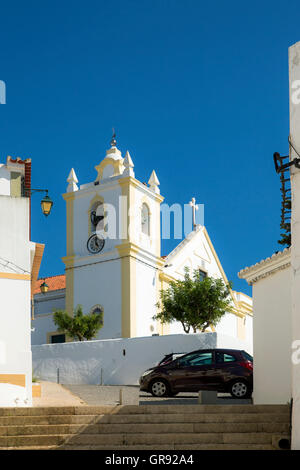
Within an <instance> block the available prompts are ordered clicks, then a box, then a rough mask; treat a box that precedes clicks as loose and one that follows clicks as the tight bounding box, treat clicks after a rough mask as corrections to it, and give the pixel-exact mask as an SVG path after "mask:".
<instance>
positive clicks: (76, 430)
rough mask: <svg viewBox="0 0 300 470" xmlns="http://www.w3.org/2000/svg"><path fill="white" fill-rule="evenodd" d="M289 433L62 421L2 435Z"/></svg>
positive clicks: (270, 426) (275, 427) (280, 428)
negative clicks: (57, 423) (69, 422)
mask: <svg viewBox="0 0 300 470" xmlns="http://www.w3.org/2000/svg"><path fill="white" fill-rule="evenodd" d="M252 432H256V433H259V432H264V433H274V432H276V433H288V432H289V424H288V423H168V424H161V423H160V424H149V423H148V424H88V425H85V424H83V425H82V424H81V425H80V424H59V425H56V424H54V425H28V426H1V427H0V436H26V435H35V436H43V435H55V434H56V435H59V434H93V435H94V434H132V433H133V434H135V433H141V434H148V433H150V434H154V433H158V434H161V433H252Z"/></svg>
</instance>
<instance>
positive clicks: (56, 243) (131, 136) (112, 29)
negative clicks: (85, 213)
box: [0, 0, 300, 293]
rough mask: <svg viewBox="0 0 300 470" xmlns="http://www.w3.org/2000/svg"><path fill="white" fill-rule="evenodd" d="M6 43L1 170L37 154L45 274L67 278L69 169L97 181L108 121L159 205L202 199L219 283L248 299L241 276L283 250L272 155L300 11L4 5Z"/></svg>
mask: <svg viewBox="0 0 300 470" xmlns="http://www.w3.org/2000/svg"><path fill="white" fill-rule="evenodd" d="M0 40H1V43H0V44H1V47H0V80H4V81H5V82H6V86H7V104H6V105H1V106H0V161H2V162H4V161H5V159H6V156H7V155H12V156H20V157H22V158H28V157H30V158H32V162H33V174H32V178H33V180H32V185H33V187H38V188H49V191H50V195H51V197H52V198H53V200H54V204H55V205H54V207H53V213H52V214H51V216H50V217H48V218H45V217H44V216H43V215H42V214H41V212H40V207H39V204H40V197H39V195H34V196H33V204H32V239H33V240H34V241H38V242H43V243H45V244H46V250H45V255H44V259H43V262H42V266H41V271H40V274H41V276H48V275H54V274H59V273H62V272H63V271H64V265H63V263H62V261H61V257H62V256H64V255H65V203H64V200H63V199H62V197H61V194H62V193H63V192H65V189H66V184H67V183H66V178H67V176H68V173H69V171H70V169H71V167H74V168H75V170H76V173H77V176H78V179H79V183H80V184H83V183H86V182H90V181H93V180H94V178H95V170H94V166H95V165H96V164H98V163H99V161H100V160H101V159H102V158H103V157H104V155H105V150H106V149H107V148H108V146H109V140H110V137H111V128H112V126H114V127H115V128H116V129H117V134H118V146H119V148H120V149H121V150H122V151H123V152H125V151H126V150H127V149H128V150H129V151H130V154H131V157H132V159H133V161H134V163H135V171H136V177H137V178H138V179H140V180H141V181H148V179H149V176H150V173H151V171H152V169H155V170H156V172H157V175H158V178H159V180H160V183H161V193H162V195H163V196H165V202H166V203H168V204H173V203H175V202H177V203H180V204H184V203H187V202H188V201H189V200H190V198H191V197H192V196H195V197H196V199H197V201H198V202H199V203H204V204H205V225H206V227H207V230H208V232H209V234H210V237H211V239H212V241H213V243H214V246H215V249H216V251H217V253H218V255H219V257H220V260H221V263H222V265H223V267H224V269H225V272H226V274H227V277H228V278H229V279H230V280H232V281H233V284H234V288H235V289H237V290H243V291H245V292H247V293H250V292H251V291H250V288H249V287H248V286H247V285H246V282H245V281H243V280H239V279H238V278H237V272H238V271H239V270H240V269H242V268H243V267H245V266H247V265H250V264H253V263H256V262H257V261H259V260H261V259H262V258H265V257H267V256H270V255H271V254H272V253H273V252H274V251H275V250H278V249H281V247H280V245H278V244H277V240H278V238H279V233H280V231H279V223H280V190H279V177H278V176H277V175H276V173H275V171H274V169H273V161H272V155H273V152H274V151H278V152H280V153H282V154H286V153H287V152H288V143H287V138H288V132H289V126H288V47H289V46H290V45H291V44H293V43H295V42H297V41H298V40H300V33H299V2H297V1H293V0H290V1H289V3H288V5H287V4H286V2H276V1H264V2H262V1H259V2H258V1H256V0H254V1H252V2H251V3H250V2H247V3H245V2H240V1H239V2H238V1H227V2H225V1H215V2H207V1H205V2H204V1H202V0H184V1H183V0H173V1H166V0H147V1H146V0H139V1H138V0H122V1H121V0H114V1H112V2H107V1H103V0H98V1H90V0H86V1H85V2H79V1H76V0H73V1H72V2H71V1H56V0H52V1H51V2H50V1H45V2H40V1H28V2H21V1H11V2H6V3H5V4H4V3H2V5H1V19H0ZM1 223H3V221H1ZM177 243H178V241H176V240H175V241H174V240H170V241H164V242H163V247H162V251H163V253H162V254H167V253H168V252H169V251H170V250H171V249H172V248H173V247H174V246H175V245H176V244H177Z"/></svg>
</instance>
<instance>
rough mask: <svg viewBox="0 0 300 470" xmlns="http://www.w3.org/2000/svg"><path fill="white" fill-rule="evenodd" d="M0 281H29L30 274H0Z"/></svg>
mask: <svg viewBox="0 0 300 470" xmlns="http://www.w3.org/2000/svg"><path fill="white" fill-rule="evenodd" d="M0 279H15V280H18V281H31V275H30V274H18V273H3V272H0Z"/></svg>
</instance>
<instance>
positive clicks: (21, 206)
mask: <svg viewBox="0 0 300 470" xmlns="http://www.w3.org/2000/svg"><path fill="white" fill-rule="evenodd" d="M0 221H1V222H2V221H5V223H0V258H1V261H2V264H1V266H0V271H1V272H4V273H11V274H15V273H16V271H19V274H23V273H24V272H25V273H26V274H27V273H30V272H31V256H32V253H34V250H35V244H34V243H31V242H29V241H28V238H29V237H28V234H29V200H28V198H21V197H10V196H3V195H1V196H0ZM3 259H4V260H8V261H9V262H10V263H6V262H5V261H3ZM12 263H14V264H12ZM19 266H20V267H21V269H19V268H18V267H19ZM30 293H31V289H30V279H28V280H24V279H6V278H0V374H5V375H6V374H22V375H23V374H24V375H25V381H26V386H25V388H24V387H17V386H13V385H12V384H4V383H3V384H1V389H0V406H16V404H17V405H19V406H28V405H31V402H32V391H31V379H32V377H31V350H30ZM22 389H23V390H22ZM20 390H21V391H22V393H20ZM15 400H16V401H15Z"/></svg>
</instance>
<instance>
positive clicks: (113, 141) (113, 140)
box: [110, 127, 117, 147]
mask: <svg viewBox="0 0 300 470" xmlns="http://www.w3.org/2000/svg"><path fill="white" fill-rule="evenodd" d="M112 130H113V135H112V138H111V141H110V145H111V146H112V147H116V146H117V141H116V132H115V129H114V127H113V128H112Z"/></svg>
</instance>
